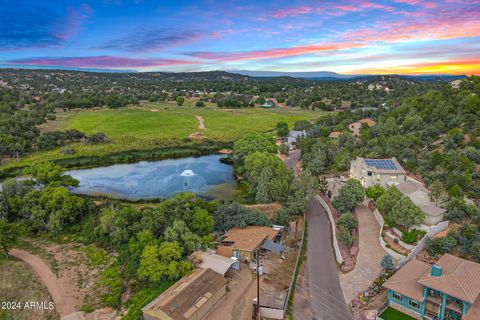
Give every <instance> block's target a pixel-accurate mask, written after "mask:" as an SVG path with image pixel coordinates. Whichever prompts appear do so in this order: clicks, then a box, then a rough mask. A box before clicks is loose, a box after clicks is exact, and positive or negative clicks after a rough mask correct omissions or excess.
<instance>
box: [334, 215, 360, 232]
mask: <svg viewBox="0 0 480 320" xmlns="http://www.w3.org/2000/svg"><path fill="white" fill-rule="evenodd" d="M338 224H339V225H342V226H344V227H346V228H347V229H348V230H352V229H354V228H356V227H357V220H356V219H355V217H354V216H353V214H351V213H350V212H347V213H344V214H342V216H341V217H340V219H339V220H338Z"/></svg>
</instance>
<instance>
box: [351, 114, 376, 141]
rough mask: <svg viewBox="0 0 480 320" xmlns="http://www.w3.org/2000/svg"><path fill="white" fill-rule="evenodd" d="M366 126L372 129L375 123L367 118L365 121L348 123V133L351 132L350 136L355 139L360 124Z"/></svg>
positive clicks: (357, 135)
mask: <svg viewBox="0 0 480 320" xmlns="http://www.w3.org/2000/svg"><path fill="white" fill-rule="evenodd" d="M364 123H365V124H367V125H368V126H369V127H373V126H374V125H375V121H373V120H372V119H369V118H365V119H361V120H358V121H355V122H353V123H350V125H349V126H348V129H350V131H352V134H353V135H354V136H355V137H359V136H360V129H361V128H362V124H364Z"/></svg>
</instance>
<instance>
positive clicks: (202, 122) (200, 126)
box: [195, 116, 207, 130]
mask: <svg viewBox="0 0 480 320" xmlns="http://www.w3.org/2000/svg"><path fill="white" fill-rule="evenodd" d="M195 118H197V121H198V129H202V130H205V129H207V128H205V119H203V117H202V116H195Z"/></svg>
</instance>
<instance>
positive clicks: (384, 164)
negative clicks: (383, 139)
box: [365, 159, 397, 170]
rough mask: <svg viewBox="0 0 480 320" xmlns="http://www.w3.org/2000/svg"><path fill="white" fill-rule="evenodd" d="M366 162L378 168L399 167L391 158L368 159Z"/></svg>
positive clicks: (389, 168)
mask: <svg viewBox="0 0 480 320" xmlns="http://www.w3.org/2000/svg"><path fill="white" fill-rule="evenodd" d="M365 162H366V163H367V165H368V166H371V167H375V168H377V169H384V170H395V169H397V167H396V166H395V163H393V161H392V160H390V159H366V160H365Z"/></svg>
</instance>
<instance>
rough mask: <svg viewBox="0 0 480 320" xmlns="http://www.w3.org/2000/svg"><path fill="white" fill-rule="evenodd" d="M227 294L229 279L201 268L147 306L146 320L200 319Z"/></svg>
mask: <svg viewBox="0 0 480 320" xmlns="http://www.w3.org/2000/svg"><path fill="white" fill-rule="evenodd" d="M226 293H227V280H226V279H225V278H224V277H223V276H222V275H221V274H219V273H217V272H215V271H213V270H212V269H197V270H195V272H194V273H192V274H191V275H188V276H185V277H183V278H182V279H180V280H178V281H177V282H176V283H175V284H174V285H173V286H171V287H170V288H168V289H167V290H165V291H164V292H163V293H162V294H161V295H159V296H158V297H157V298H156V299H155V300H153V301H152V302H150V303H149V304H147V305H146V306H145V307H143V309H142V312H143V319H145V320H180V319H181V320H200V319H203V318H204V317H205V316H206V315H207V313H208V312H209V311H210V310H211V309H212V307H213V306H215V304H217V303H218V302H219V301H220V300H221V299H222V298H223V297H224V296H225V294H226Z"/></svg>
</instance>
